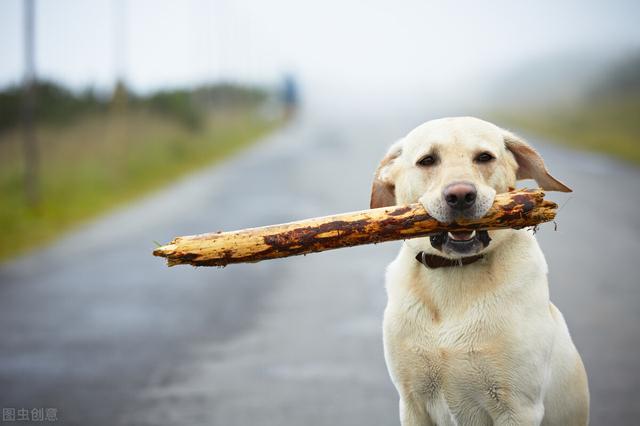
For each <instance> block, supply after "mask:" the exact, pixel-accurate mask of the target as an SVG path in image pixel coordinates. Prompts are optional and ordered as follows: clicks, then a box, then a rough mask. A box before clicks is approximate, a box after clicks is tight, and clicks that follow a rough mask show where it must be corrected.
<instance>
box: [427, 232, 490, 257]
mask: <svg viewBox="0 0 640 426" xmlns="http://www.w3.org/2000/svg"><path fill="white" fill-rule="evenodd" d="M429 239H430V241H431V245H432V246H433V247H434V248H435V249H437V250H440V251H442V252H443V253H445V254H449V255H454V256H455V255H463V256H470V255H474V254H477V253H479V252H480V251H482V250H484V249H485V248H487V247H488V246H489V243H490V242H491V238H490V237H489V233H488V232H487V231H457V232H441V233H439V234H434V235H431V236H430V238H429Z"/></svg>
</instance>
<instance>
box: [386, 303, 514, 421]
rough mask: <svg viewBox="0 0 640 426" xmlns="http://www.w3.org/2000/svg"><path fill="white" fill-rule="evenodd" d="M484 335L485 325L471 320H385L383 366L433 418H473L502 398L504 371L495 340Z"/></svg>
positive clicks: (427, 314) (498, 347)
mask: <svg viewBox="0 0 640 426" xmlns="http://www.w3.org/2000/svg"><path fill="white" fill-rule="evenodd" d="M486 335H487V330H486V325H485V324H483V322H482V320H481V319H479V318H474V317H473V316H471V317H468V318H457V319H456V320H455V321H447V320H446V319H445V318H439V321H437V322H436V321H434V318H433V315H430V314H429V312H424V314H423V318H417V317H415V316H414V317H412V318H406V317H404V318H396V319H395V321H393V320H391V321H387V319H385V346H386V351H387V362H388V364H389V369H390V370H391V372H392V376H393V377H394V381H395V382H396V386H397V387H398V389H399V390H400V391H401V392H402V393H404V394H405V395H414V396H418V397H420V398H422V399H423V400H424V403H425V404H426V406H427V408H428V410H429V412H430V413H431V415H432V416H434V417H436V418H439V419H451V418H452V416H453V417H454V418H457V419H459V420H463V419H465V418H471V417H472V416H475V417H476V418H475V420H478V418H477V417H478V416H484V415H485V414H483V413H485V412H486V409H487V408H490V407H491V406H497V405H499V404H500V403H501V402H502V400H503V399H504V396H505V389H506V387H505V384H506V380H505V377H503V374H504V372H505V371H508V366H507V363H508V361H507V360H506V359H503V351H502V350H501V348H500V345H501V342H500V340H499V339H492V338H489V337H486ZM478 406H481V407H482V410H478ZM478 413H480V414H478ZM434 420H435V418H434ZM475 420H474V422H475ZM487 420H488V421H490V419H487ZM483 423H484V422H483V421H480V422H477V423H474V424H483ZM438 424H449V423H448V420H441V421H440V422H438Z"/></svg>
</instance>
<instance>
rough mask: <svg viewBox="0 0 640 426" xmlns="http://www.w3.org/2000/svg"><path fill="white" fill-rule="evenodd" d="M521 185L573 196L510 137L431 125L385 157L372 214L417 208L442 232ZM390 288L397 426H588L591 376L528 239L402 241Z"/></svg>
mask: <svg viewBox="0 0 640 426" xmlns="http://www.w3.org/2000/svg"><path fill="white" fill-rule="evenodd" d="M517 179H535V180H536V181H537V183H538V184H539V185H540V186H541V187H542V188H544V189H546V190H549V191H563V192H569V191H571V190H570V189H569V188H568V187H567V186H565V185H564V184H562V183H561V182H559V181H558V180H557V179H555V178H554V177H553V176H551V175H550V174H549V172H548V171H547V170H546V168H545V165H544V162H543V161H542V158H541V157H540V155H539V154H538V153H537V152H536V151H535V150H534V149H533V148H531V147H530V146H529V145H528V144H527V143H526V142H525V141H523V140H522V139H520V138H519V137H517V136H515V135H514V134H512V133H510V132H508V131H506V130H504V129H501V128H499V127H497V126H495V125H493V124H491V123H488V122H486V121H482V120H479V119H476V118H471V117H456V118H445V119H440V120H434V121H429V122H427V123H425V124H423V125H421V126H419V127H417V128H416V129H414V130H413V131H411V132H410V133H409V134H408V135H407V136H406V137H404V138H403V139H402V140H400V141H398V142H396V143H395V144H394V145H393V146H392V147H391V148H390V150H389V151H388V153H387V155H386V156H385V157H384V159H383V160H382V162H381V164H380V166H379V168H378V170H377V172H376V175H375V180H374V183H373V188H372V194H371V207H372V208H375V207H383V206H390V205H395V204H407V203H414V202H418V201H419V202H420V203H422V204H423V205H424V206H425V208H426V209H427V210H428V211H429V212H430V213H431V214H432V215H433V216H434V217H436V218H437V219H438V220H440V221H442V222H452V221H455V220H456V219H457V218H461V217H465V218H476V217H480V216H483V215H484V214H485V213H486V211H487V209H488V208H489V207H490V206H491V204H492V202H493V199H494V196H495V194H496V193H499V192H506V191H508V190H509V189H510V188H513V187H515V183H516V180H517ZM386 287H387V293H388V304H387V307H386V310H385V314H384V348H385V358H386V361H387V366H388V368H389V374H390V376H391V379H392V381H393V383H394V384H395V386H396V388H397V390H398V393H399V394H400V419H401V423H402V425H405V426H407V425H423V426H424V425H439V426H443V425H540V424H543V425H585V424H587V423H588V417H589V391H588V386H587V376H586V373H585V370H584V366H583V364H582V360H581V358H580V355H579V354H578V351H577V350H576V348H575V346H574V344H573V342H572V341H571V337H570V335H569V331H568V330H567V325H566V323H565V321H564V318H563V316H562V314H561V313H560V311H558V309H557V308H556V307H555V306H554V305H553V304H552V303H551V302H550V301H549V290H548V285H547V264H546V262H545V259H544V256H543V254H542V252H541V251H540V247H539V246H538V243H537V242H536V240H535V238H534V236H533V234H532V232H530V231H527V230H500V231H489V232H487V231H480V232H470V233H469V232H460V233H444V234H439V235H432V236H431V237H429V238H419V239H414V240H408V241H406V242H405V243H404V244H403V246H402V249H401V250H400V253H399V254H398V256H397V257H396V259H395V260H394V261H393V262H392V263H391V264H390V265H389V267H388V269H387V274H386Z"/></svg>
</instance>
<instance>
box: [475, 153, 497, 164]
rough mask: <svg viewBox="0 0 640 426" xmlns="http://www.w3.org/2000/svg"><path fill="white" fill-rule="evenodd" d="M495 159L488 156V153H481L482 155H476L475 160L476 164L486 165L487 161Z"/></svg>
mask: <svg viewBox="0 0 640 426" xmlns="http://www.w3.org/2000/svg"><path fill="white" fill-rule="evenodd" d="M494 158H495V157H494V156H493V155H491V154H489V153H488V152H483V153H482V154H480V155H478V156H477V157H476V158H475V160H476V162H478V163H488V162H489V161H491V160H493V159H494Z"/></svg>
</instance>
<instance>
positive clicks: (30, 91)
mask: <svg viewBox="0 0 640 426" xmlns="http://www.w3.org/2000/svg"><path fill="white" fill-rule="evenodd" d="M23 4H24V81H23V103H22V138H23V152H24V185H25V194H26V199H27V203H28V204H29V206H30V207H31V208H36V207H38V206H39V204H40V188H39V166H40V155H39V152H38V141H37V139H36V129H35V107H36V87H35V85H36V71H35V21H34V18H35V0H24V3H23Z"/></svg>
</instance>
